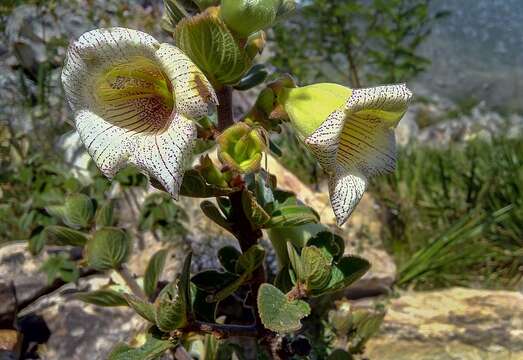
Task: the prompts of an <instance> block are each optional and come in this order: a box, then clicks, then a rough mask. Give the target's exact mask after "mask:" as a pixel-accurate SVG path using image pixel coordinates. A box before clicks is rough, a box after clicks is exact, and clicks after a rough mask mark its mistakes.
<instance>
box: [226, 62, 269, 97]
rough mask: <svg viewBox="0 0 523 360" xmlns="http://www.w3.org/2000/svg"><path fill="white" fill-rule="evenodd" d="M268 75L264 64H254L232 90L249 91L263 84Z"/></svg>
mask: <svg viewBox="0 0 523 360" xmlns="http://www.w3.org/2000/svg"><path fill="white" fill-rule="evenodd" d="M268 75H269V73H268V72H267V69H266V67H265V65H264V64H256V65H254V66H253V67H252V68H251V69H250V70H249V71H248V72H247V74H245V76H244V77H243V78H242V79H241V80H240V82H239V83H238V84H237V85H236V86H234V88H235V89H236V90H239V91H245V90H249V89H251V88H253V87H255V86H257V85H260V84H261V83H263V82H264V81H265V79H267V76H268Z"/></svg>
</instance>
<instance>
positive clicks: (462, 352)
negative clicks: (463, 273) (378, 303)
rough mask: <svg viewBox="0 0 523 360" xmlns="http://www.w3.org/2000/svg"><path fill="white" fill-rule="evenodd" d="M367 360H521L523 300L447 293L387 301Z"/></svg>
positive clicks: (500, 295) (472, 292)
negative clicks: (384, 314) (383, 318)
mask: <svg viewBox="0 0 523 360" xmlns="http://www.w3.org/2000/svg"><path fill="white" fill-rule="evenodd" d="M387 309H388V310H387V315H386V317H385V321H384V324H383V326H382V328H381V330H380V334H379V335H377V336H376V337H374V338H372V339H371V340H370V341H369V343H368V344H367V351H366V353H365V355H366V357H368V358H369V359H380V360H389V359H390V360H455V359H460V360H519V359H523V294H521V293H519V292H509V291H489V290H472V289H465V288H451V289H446V290H441V291H434V292H418V293H406V294H404V295H403V296H401V297H400V298H398V299H393V300H391V302H390V304H388V306H387Z"/></svg>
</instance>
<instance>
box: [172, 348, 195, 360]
mask: <svg viewBox="0 0 523 360" xmlns="http://www.w3.org/2000/svg"><path fill="white" fill-rule="evenodd" d="M172 353H173V356H174V358H175V359H176V360H192V356H191V355H189V353H188V352H187V350H185V348H184V347H183V345H178V346H177V347H176V348H174V349H173V350H172Z"/></svg>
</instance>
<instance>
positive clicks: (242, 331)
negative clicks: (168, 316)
mask: <svg viewBox="0 0 523 360" xmlns="http://www.w3.org/2000/svg"><path fill="white" fill-rule="evenodd" d="M183 330H184V332H198V333H205V334H212V335H213V336H215V337H216V338H218V339H223V338H227V337H231V336H243V337H254V338H257V337H258V336H259V334H260V332H259V329H258V327H257V326H256V325H233V324H214V323H206V322H201V321H193V322H192V323H191V324H190V325H189V326H187V327H186V328H184V329H183Z"/></svg>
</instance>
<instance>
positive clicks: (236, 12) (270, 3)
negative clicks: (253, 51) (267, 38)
mask: <svg viewBox="0 0 523 360" xmlns="http://www.w3.org/2000/svg"><path fill="white" fill-rule="evenodd" d="M280 3H281V0H222V6H221V17H222V19H223V21H225V23H226V24H227V26H228V27H229V28H230V29H231V30H232V31H234V32H235V33H236V34H237V35H239V36H240V37H243V38H246V37H248V36H249V35H250V34H252V33H255V32H256V31H258V30H263V29H265V28H267V27H269V26H271V25H272V24H273V23H274V21H275V20H276V14H277V11H278V9H279V7H280Z"/></svg>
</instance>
